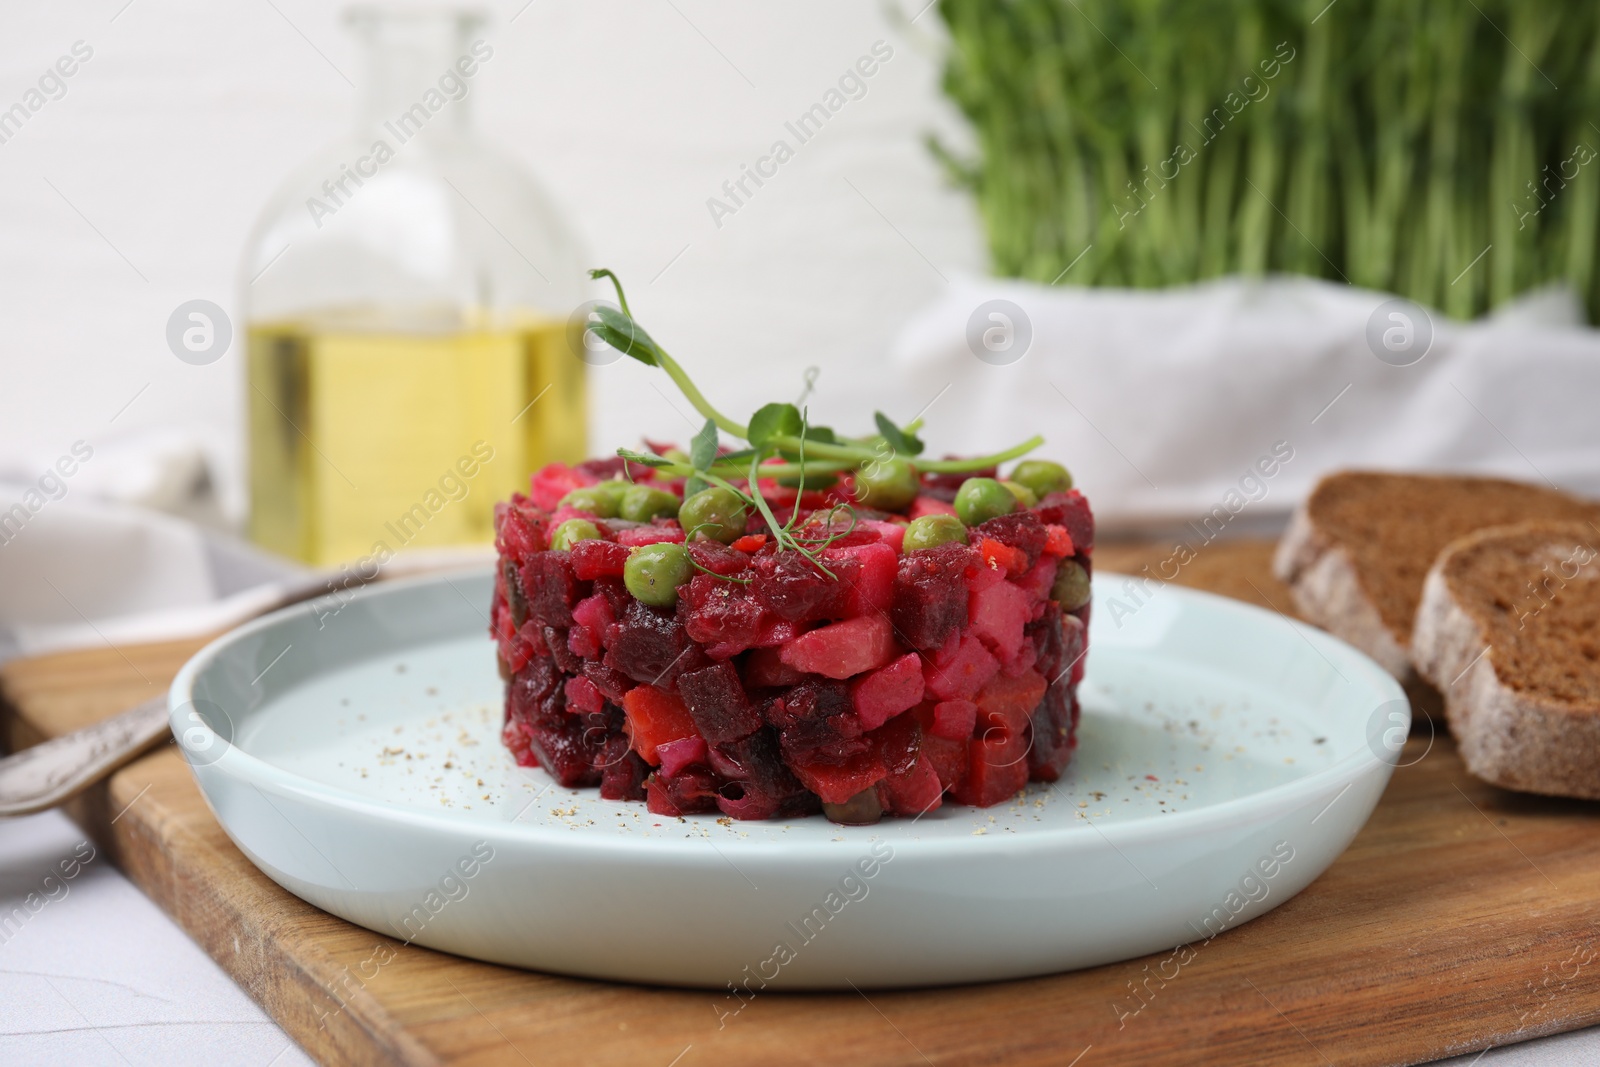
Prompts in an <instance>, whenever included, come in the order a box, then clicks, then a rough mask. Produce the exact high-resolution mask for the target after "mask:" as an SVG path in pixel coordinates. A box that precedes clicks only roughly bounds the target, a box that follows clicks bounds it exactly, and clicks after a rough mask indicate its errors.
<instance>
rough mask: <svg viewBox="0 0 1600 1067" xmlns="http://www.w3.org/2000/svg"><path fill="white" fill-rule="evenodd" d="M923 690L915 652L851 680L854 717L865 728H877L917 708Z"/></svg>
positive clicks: (917, 657)
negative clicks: (904, 712)
mask: <svg viewBox="0 0 1600 1067" xmlns="http://www.w3.org/2000/svg"><path fill="white" fill-rule="evenodd" d="M922 690H923V682H922V658H921V657H920V656H918V655H917V654H916V653H915V652H908V653H906V654H905V655H904V656H901V657H900V658H899V659H897V660H895V661H894V662H893V663H891V664H889V665H888V666H887V667H883V668H880V669H879V670H876V671H873V672H872V673H871V674H868V675H865V676H863V677H861V678H858V679H856V680H855V681H853V682H851V683H850V697H851V699H852V700H854V701H855V707H856V717H857V718H858V719H860V720H861V725H862V727H863V728H864V729H867V730H876V729H877V728H878V727H880V726H882V725H883V724H884V723H886V722H888V721H889V720H890V719H892V718H894V717H895V716H896V715H899V714H900V713H901V712H902V711H907V710H909V709H911V708H914V707H916V706H917V705H918V704H919V703H921V701H922Z"/></svg>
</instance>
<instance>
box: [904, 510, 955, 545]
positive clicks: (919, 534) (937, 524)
mask: <svg viewBox="0 0 1600 1067" xmlns="http://www.w3.org/2000/svg"><path fill="white" fill-rule="evenodd" d="M951 541H959V542H961V543H962V544H966V543H967V528H966V527H965V526H963V525H961V520H960V519H958V518H956V517H955V516H954V515H924V516H922V518H920V519H912V520H911V524H910V525H909V526H907V527H906V536H905V540H904V541H903V542H902V543H901V545H900V550H901V551H902V552H905V553H906V554H908V555H909V554H910V553H912V552H916V551H917V550H918V549H923V548H932V547H933V546H934V545H943V544H948V543H949V542H951Z"/></svg>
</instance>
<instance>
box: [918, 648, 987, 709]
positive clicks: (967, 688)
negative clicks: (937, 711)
mask: <svg viewBox="0 0 1600 1067" xmlns="http://www.w3.org/2000/svg"><path fill="white" fill-rule="evenodd" d="M999 673H1000V661H999V660H997V659H995V658H994V656H993V654H992V653H990V651H989V650H988V649H987V648H985V647H983V642H982V641H980V640H978V638H977V637H976V636H973V635H968V636H966V637H960V638H956V637H952V638H951V642H950V644H949V645H947V646H946V648H944V649H941V650H940V651H939V652H938V653H936V654H935V655H934V658H933V664H932V665H931V666H929V667H925V668H924V674H925V676H926V678H927V681H928V695H930V696H934V697H938V698H939V699H940V700H955V699H961V700H971V699H972V697H973V696H974V695H976V694H977V692H978V690H980V689H982V688H983V687H984V686H985V685H986V684H987V683H988V681H989V679H991V678H993V677H994V676H995V675H996V674H999Z"/></svg>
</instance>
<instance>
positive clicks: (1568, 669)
mask: <svg viewBox="0 0 1600 1067" xmlns="http://www.w3.org/2000/svg"><path fill="white" fill-rule="evenodd" d="M1596 546H1600V530H1597V529H1596V528H1595V525H1594V524H1591V523H1588V522H1579V523H1521V524H1518V525H1515V526H1497V527H1492V528H1490V529H1487V530H1479V531H1478V532H1476V533H1472V534H1468V535H1467V536H1466V537H1463V538H1461V539H1460V540H1458V541H1453V542H1451V544H1450V545H1449V547H1447V548H1446V549H1445V550H1444V552H1442V553H1441V554H1440V555H1439V558H1438V559H1437V560H1436V561H1435V562H1434V565H1433V568H1432V569H1431V570H1429V571H1428V576H1427V579H1426V580H1425V581H1424V583H1423V589H1422V604H1421V607H1420V608H1418V610H1417V619H1416V629H1415V631H1414V633H1413V637H1412V649H1411V651H1412V657H1413V659H1414V660H1415V661H1416V665H1417V670H1418V672H1419V673H1421V674H1422V676H1423V677H1425V678H1427V679H1428V681H1430V682H1432V683H1433V684H1434V685H1435V686H1437V687H1438V688H1439V689H1440V690H1441V691H1443V693H1444V697H1445V717H1446V719H1447V720H1448V721H1449V723H1450V732H1451V734H1453V735H1454V736H1455V738H1456V741H1457V743H1458V745H1459V746H1460V751H1461V757H1462V759H1463V760H1464V761H1465V762H1466V765H1467V769H1468V770H1469V771H1471V772H1472V773H1473V774H1475V775H1477V776H1478V777H1479V778H1482V779H1484V780H1485V781H1487V782H1493V783H1494V784H1495V785H1499V786H1504V787H1505V788H1507V789H1520V790H1523V791H1525V792H1529V793H1545V794H1549V795H1552V796H1565V797H1584V798H1587V799H1590V800H1600V548H1597V547H1596Z"/></svg>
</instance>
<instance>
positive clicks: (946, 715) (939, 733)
mask: <svg viewBox="0 0 1600 1067" xmlns="http://www.w3.org/2000/svg"><path fill="white" fill-rule="evenodd" d="M977 722H978V705H976V704H974V703H973V702H972V701H970V700H941V701H939V703H937V704H935V705H934V706H933V723H932V725H931V726H930V727H929V731H930V732H931V733H932V734H933V735H934V736H935V737H943V738H947V739H949V740H951V741H966V740H968V739H969V738H971V737H972V731H973V729H974V727H976V725H977Z"/></svg>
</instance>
